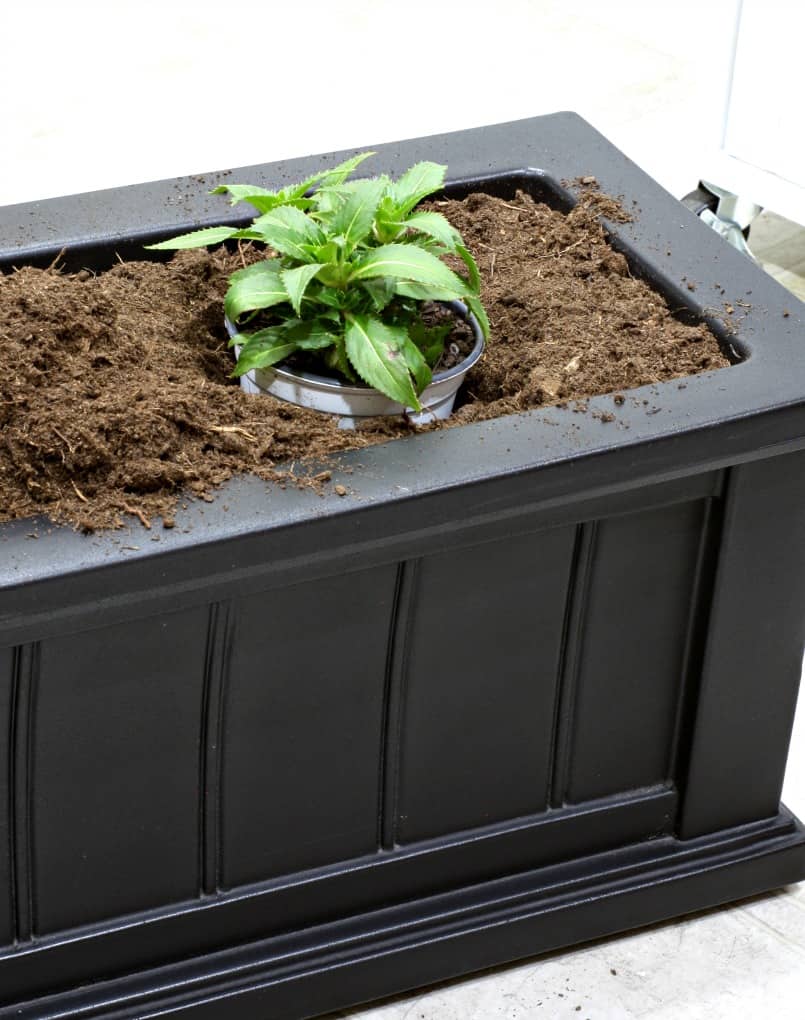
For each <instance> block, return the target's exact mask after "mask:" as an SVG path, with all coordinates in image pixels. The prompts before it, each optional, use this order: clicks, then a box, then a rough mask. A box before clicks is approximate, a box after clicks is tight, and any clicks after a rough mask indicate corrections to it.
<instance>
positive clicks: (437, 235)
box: [393, 211, 466, 252]
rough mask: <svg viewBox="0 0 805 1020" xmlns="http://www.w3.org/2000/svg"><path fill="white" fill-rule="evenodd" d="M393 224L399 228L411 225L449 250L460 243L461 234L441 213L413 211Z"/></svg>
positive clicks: (452, 249)
mask: <svg viewBox="0 0 805 1020" xmlns="http://www.w3.org/2000/svg"><path fill="white" fill-rule="evenodd" d="M393 225H394V226H395V227H399V229H400V230H402V229H403V228H405V227H411V228H412V229H414V230H418V231H420V232H421V233H423V234H427V236H428V237H432V238H433V239H434V240H435V241H438V242H439V244H441V245H443V246H444V247H445V248H446V249H447V250H448V251H449V252H454V251H455V250H456V248H457V246H458V245H460V244H461V235H460V234H459V232H458V231H457V230H456V228H455V227H454V226H453V225H452V224H451V223H449V222H448V221H447V220H446V219H445V218H444V216H442V214H441V213H437V212H429V211H425V212H415V213H412V214H411V215H410V216H409V217H408V218H407V219H405V220H402V221H400V222H397V223H395V224H393ZM465 251H466V249H465Z"/></svg>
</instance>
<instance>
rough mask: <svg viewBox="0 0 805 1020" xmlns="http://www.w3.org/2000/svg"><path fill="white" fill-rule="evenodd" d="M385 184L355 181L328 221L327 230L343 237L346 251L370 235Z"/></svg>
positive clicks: (375, 180) (374, 181) (383, 182)
mask: <svg viewBox="0 0 805 1020" xmlns="http://www.w3.org/2000/svg"><path fill="white" fill-rule="evenodd" d="M386 184H387V182H386V181H385V180H383V179H382V178H370V179H368V180H365V181H355V183H354V184H353V185H352V188H351V189H350V191H349V193H348V194H347V197H346V201H345V202H344V203H343V205H342V206H341V207H340V208H339V209H338V210H337V211H336V213H335V215H334V216H333V217H332V219H331V220H330V222H329V224H328V228H329V230H331V231H332V232H333V233H335V234H341V235H343V237H344V240H345V241H346V245H347V249H348V250H351V249H353V248H354V247H355V245H356V244H358V243H359V242H360V241H362V240H363V239H364V238H365V237H366V235H367V234H369V233H370V231H371V229H372V222H373V221H374V218H375V213H376V212H377V207H378V205H379V204H380V200H381V198H382V197H383V193H384V192H385V190H386Z"/></svg>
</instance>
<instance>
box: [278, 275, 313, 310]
mask: <svg viewBox="0 0 805 1020" xmlns="http://www.w3.org/2000/svg"><path fill="white" fill-rule="evenodd" d="M322 268H323V266H321V265H320V264H319V263H314V264H313V265H310V266H297V267H296V269H283V270H282V272H281V273H280V276H281V277H282V282H283V285H284V286H285V290H286V291H287V292H288V297H289V298H290V301H291V304H292V305H293V309H294V311H295V312H296V314H297V315H299V313H300V306H301V304H302V298H303V297H304V294H305V291H306V290H307V287H308V284H309V283H310V281H311V280H312V279H313V278H314V277H315V275H316V274H317V273H318V272H319V270H320V269H322Z"/></svg>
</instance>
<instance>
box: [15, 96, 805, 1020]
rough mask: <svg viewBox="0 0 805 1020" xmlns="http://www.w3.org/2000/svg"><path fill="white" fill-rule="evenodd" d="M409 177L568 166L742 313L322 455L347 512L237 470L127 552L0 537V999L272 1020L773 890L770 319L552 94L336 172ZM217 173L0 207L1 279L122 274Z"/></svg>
mask: <svg viewBox="0 0 805 1020" xmlns="http://www.w3.org/2000/svg"><path fill="white" fill-rule="evenodd" d="M345 155H346V154H345V153H338V154H335V155H332V156H327V157H311V158H307V159H300V160H295V161H293V162H289V163H284V164H272V165H268V166H262V167H251V168H248V169H245V170H238V171H235V172H234V173H233V175H232V176H231V177H228V178H227V179H229V180H247V181H251V182H255V183H265V184H269V185H279V184H282V183H283V182H286V181H290V180H298V179H300V178H301V177H303V176H304V175H306V174H308V173H309V172H311V171H312V170H315V169H318V168H319V167H321V166H322V165H323V163H324V162H325V159H326V162H328V163H329V162H330V161H331V160H334V159H340V158H342V157H343V156H345ZM423 158H428V159H434V160H437V161H440V162H445V163H447V164H448V165H449V175H450V179H451V181H452V185H451V187H453V188H455V189H458V190H461V189H464V190H466V188H467V187H468V186H474V187H477V186H479V185H482V186H484V187H486V188H488V189H491V190H495V191H497V193H500V194H512V193H513V191H514V189H516V188H518V187H521V188H526V189H529V190H530V191H531V192H532V194H534V195H535V196H540V197H543V198H545V199H547V200H548V201H550V202H552V203H554V204H556V205H558V206H560V207H562V206H565V207H567V206H568V205H569V204H570V203H571V202H572V200H573V199H572V193H571V191H569V190H567V188H566V186H565V185H563V184H562V181H564V180H566V179H572V178H574V177H576V176H578V175H582V174H594V175H595V176H596V177H597V178H598V180H599V181H600V183H601V185H602V187H603V188H604V189H605V190H606V191H607V192H609V193H611V194H622V195H624V196H625V197H626V201H627V203H629V202H631V201H634V202H635V209H636V210H638V215H637V219H636V221H635V222H634V223H632V224H628V225H625V226H624V225H619V226H615V225H612V228H611V229H612V235H613V243H614V244H615V245H616V246H617V247H618V248H619V249H620V250H622V251H624V252H625V254H626V255H627V257H628V259H629V261H630V263H631V267H632V272H633V273H639V274H642V275H643V276H644V277H646V278H648V279H649V280H651V281H652V282H653V284H654V285H655V286H656V287H657V288H658V289H659V290H661V291H662V292H663V293H664V294H666V295H667V296H668V297H669V299H670V300H671V301H672V303H673V304H674V305H675V306H678V307H682V306H684V307H686V308H688V309H689V310H690V312H691V313H692V314H699V315H703V316H704V317H707V316H708V315H713V311H712V310H713V309H714V308H722V307H723V304H724V302H725V301H729V302H732V303H733V304H734V305H735V304H736V303H737V302H738V301H740V300H746V301H747V302H749V303H750V304H751V308H749V309H747V315H746V318H745V320H744V321H743V323H742V324H741V326H740V329H739V331H738V333H737V334H736V335H735V336H733V337H729V336H728V335H727V334H726V332H725V331H724V329H723V327H722V326H721V325H720V324H719V323H718V321H717V318H713V320H712V321H713V325H714V328H715V329H716V330H717V331H720V332H721V335H722V337H723V340H724V344H725V345H727V344H730V343H731V344H732V345H733V350H734V351H735V352H737V353H739V354H740V355H742V356H743V360H742V362H741V363H740V364H738V365H736V366H734V367H732V368H729V369H722V370H720V371H718V372H710V373H707V374H704V375H701V376H697V377H695V378H691V379H689V380H687V382H686V384H684V385H680V384H679V383H678V382H673V383H667V384H663V385H659V386H653V387H648V388H644V389H642V390H635V391H632V392H631V393H630V394H629V395H628V399H627V400H626V402H625V404H624V405H623V406H622V407H620V408H618V409H617V420H616V421H615V422H610V423H606V422H604V421H602V420H601V418H600V416H597V415H596V414H595V412H596V411H607V412H610V411H612V410H613V407H614V405H613V402H612V399H611V397H602V398H599V399H596V400H592V401H590V413H587V414H575V413H574V412H573V410H572V408H565V409H561V408H549V409H542V410H539V411H534V412H531V413H528V414H522V415H518V416H512V417H508V418H503V419H500V420H497V421H494V422H489V423H485V424H477V425H470V426H465V427H462V428H459V429H454V430H449V431H445V432H438V433H431V434H426V435H421V436H416V437H413V438H410V439H406V440H401V441H396V442H393V443H389V444H387V445H385V446H380V447H375V448H372V449H368V450H361V451H359V452H357V453H352V454H348V455H342V456H339V457H338V459H337V461H336V466H337V469H336V471H335V477H334V480H335V481H341V482H343V483H344V484H345V485H346V486H348V488H349V489H350V495H349V496H348V497H346V498H339V497H338V496H335V495H330V496H328V497H327V498H326V499H324V500H321V499H318V498H316V497H314V496H312V495H311V494H310V493H307V492H298V491H294V490H290V489H289V490H288V491H280V490H276V491H271V493H270V495H268V496H267V495H266V489H265V486H264V484H263V483H262V482H259V481H257V480H256V479H254V478H241V479H238V480H236V481H234V482H232V483H230V484H229V485H227V486H226V489H225V491H224V492H222V493H221V495H220V496H219V497H218V498H217V499H216V500H215V501H214V502H213V503H212V504H209V505H207V504H203V505H194V506H193V507H191V509H190V510H189V511H188V512H187V514H186V515H185V517H184V521H186V522H187V524H186V525H185V526H184V527H183V519H182V518H180V519H179V527H177V528H176V529H175V531H173V532H171V533H166V534H165V536H164V537H162V540H161V541H160V542H158V543H157V542H151V541H149V540H148V539H147V538H144V537H143V532H142V531H141V530H140V529H139V526H137V527H136V528H133V529H132V531H131V534H130V535H128V536H125V535H124V537H123V539H121V536H120V533H115V534H105V535H100V536H96V537H83V536H81V535H78V534H75V533H73V532H72V531H70V530H69V529H64V528H48V527H47V526H45V525H40V526H39V527H38V528H36V530H37V532H38V534H39V538H38V540H31V539H30V538H29V537H28V535H29V534H30V533H31V532H32V530H34V529H33V527H32V523H31V522H30V521H22V522H14V523H12V524H7V525H4V526H2V527H0V769H2V772H0V891H1V892H0V947H2V948H0V1003H2V1005H0V1017H12V1016H13V1017H16V1018H33V1017H36V1018H45V1017H56V1016H58V1017H81V1018H88V1017H107V1018H112V1017H114V1018H123V1017H145V1016H149V1017H151V1016H160V1015H163V1014H166V1013H170V1015H171V1016H175V1017H182V1016H186V1015H191V1014H192V1016H193V1017H198V1018H204V1017H208V1018H221V1017H227V1018H239V1017H243V1018H250V1020H251V1018H255V1017H262V1018H274V1020H280V1018H282V1020H290V1018H300V1017H308V1016H312V1015H315V1014H316V1013H320V1012H324V1011H326V1010H330V1009H334V1008H337V1007H341V1006H345V1005H347V1004H352V1003H356V1002H360V1001H366V1000H369V999H372V998H373V997H377V996H381V995H384V994H387V993H391V992H396V991H399V990H403V989H406V988H411V987H414V986H417V985H421V984H424V983H428V982H432V981H434V980H437V979H442V978H447V977H449V976H452V975H457V974H462V973H466V972H469V971H472V970H474V969H477V968H480V967H486V966H489V965H491V964H497V963H500V962H503V961H508V960H513V959H515V958H517V957H522V956H524V955H528V954H532V953H536V952H540V951H543V950H547V949H553V948H555V947H559V946H567V945H570V944H572V943H575V942H579V941H582V940H585V939H590V938H593V937H595V936H600V935H605V934H607V933H611V932H617V931H622V930H625V929H629V928H632V927H635V926H637V925H642V924H647V923H649V922H654V921H658V920H661V919H663V918H668V917H672V916H674V915H678V914H681V913H684V912H686V911H691V910H698V909H700V908H703V907H707V906H710V905H713V904H717V903H723V902H726V901H729V900H732V899H735V898H737V897H742V896H747V895H750V894H753V893H757V892H760V891H762V890H768V889H772V888H774V887H777V886H781V885H784V884H786V883H790V882H794V881H797V880H799V879H802V878H805V832H803V829H802V826H801V825H800V823H799V822H798V821H797V820H796V819H795V818H794V817H793V816H792V815H791V814H790V813H789V812H788V811H787V810H786V809H785V808H784V807H782V806H781V805H780V802H779V798H780V790H781V785H782V779H783V772H784V767H785V760H786V752H787V746H788V741H789V738H790V731H791V725H792V719H793V714H794V705H795V699H796V692H797V685H798V681H799V674H800V663H801V656H802V648H803V630H805V513H803V510H802V508H803V506H804V505H805V359H803V356H802V352H803V347H802V336H803V321H802V306H800V305H799V304H798V302H797V301H796V299H794V298H792V297H791V296H790V295H788V294H785V292H783V291H782V290H781V288H780V287H779V286H778V285H777V284H776V283H774V282H773V281H772V280H770V279H768V278H767V277H766V276H765V275H764V274H763V273H762V272H761V271H760V270H759V269H758V268H757V267H755V266H754V265H752V264H751V263H750V262H749V261H748V260H747V259H745V258H743V257H742V256H740V255H739V254H737V253H736V252H734V251H733V250H732V249H730V248H729V247H728V246H726V245H725V244H724V243H723V242H722V241H721V240H720V239H719V238H718V237H717V236H716V235H715V234H714V233H713V232H712V231H710V230H708V229H707V228H706V227H704V226H703V225H702V224H700V223H699V222H698V221H697V220H696V219H695V218H694V217H693V216H692V215H691V214H690V213H688V212H687V211H686V210H685V209H684V208H683V207H682V206H681V205H680V204H679V203H678V202H676V201H675V200H674V199H673V198H672V197H671V196H670V195H668V194H667V193H665V192H664V191H663V190H662V189H661V188H659V187H658V186H657V185H656V184H655V183H653V182H652V181H651V180H650V179H649V178H647V177H646V176H645V175H644V174H643V173H642V172H641V171H640V170H638V169H637V168H636V167H635V166H634V165H633V164H632V163H630V162H629V161H628V160H627V159H626V158H625V157H624V156H623V155H621V154H620V153H619V152H618V151H617V150H616V149H614V148H613V147H612V146H611V145H610V144H609V143H608V142H607V141H606V140H605V139H604V138H602V137H601V136H600V135H599V134H598V133H597V132H595V131H594V130H593V129H592V128H591V127H589V126H588V125H587V124H585V123H584V122H583V121H581V120H580V119H579V118H578V117H576V116H574V115H571V114H558V115H556V116H552V117H542V118H538V119H533V120H526V121H520V122H516V123H512V124H503V125H497V126H494V127H488V128H482V129H478V130H474V131H466V132H459V133H456V134H450V135H445V136H443V137H438V138H426V139H418V140H414V141H406V142H401V143H398V144H393V145H386V146H380V147H379V155H378V156H377V158H376V159H375V161H374V162H373V167H375V168H377V169H378V170H381V169H382V170H387V171H390V172H392V173H398V172H400V171H401V170H402V169H404V168H406V167H408V166H409V165H410V164H412V163H413V162H415V161H416V160H418V159H423ZM218 180H219V175H217V174H211V175H209V176H208V177H206V178H203V179H198V178H188V179H182V180H177V181H168V182H161V183H158V184H149V185H144V186H136V187H131V188H124V189H119V190H114V191H107V192H100V193H96V194H91V195H82V196H77V197H71V198H63V199H55V200H50V201H44V202H38V203H32V204H29V205H21V206H15V207H11V208H8V209H4V210H0V244H2V245H3V248H2V250H0V265H2V266H3V267H5V268H8V267H10V266H11V265H19V264H22V263H25V262H28V263H34V264H43V263H48V262H50V261H52V259H53V258H54V256H55V255H56V254H57V253H58V251H59V250H60V249H61V248H62V247H65V246H66V247H67V259H68V263H69V264H70V265H71V266H73V267H78V266H82V265H88V266H92V267H101V266H103V265H108V264H110V263H111V262H112V260H113V259H114V253H115V252H119V253H120V254H121V255H123V256H124V257H125V256H137V257H141V255H142V253H141V245H142V244H143V243H145V242H148V241H151V240H153V239H155V238H158V237H164V236H167V235H170V234H175V233H177V232H179V231H180V230H184V229H190V228H192V227H193V226H197V225H204V224H209V223H215V222H220V220H221V208H222V200H221V199H220V198H210V197H209V196H208V195H207V192H208V190H209V189H210V188H211V187H212V186H214V184H215V183H217V181H218ZM685 280H687V281H695V283H696V285H697V289H696V290H695V292H692V291H690V290H688V289H687V287H686V284H685V282H684V281H685ZM722 288H724V290H723V291H722ZM786 309H787V310H788V311H789V314H787V315H786V314H784V312H785V311H786ZM632 397H635V398H637V399H635V400H633V399H632ZM223 503H226V504H227V505H228V507H229V512H228V513H222V512H221V509H220V508H221V506H222V504H223ZM134 547H139V548H134ZM306 620H307V621H315V626H314V627H313V628H312V629H311V630H310V631H308V632H307V633H306V632H305V629H304V626H303V624H304V621H306Z"/></svg>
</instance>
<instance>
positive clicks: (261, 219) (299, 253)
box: [250, 205, 326, 262]
mask: <svg viewBox="0 0 805 1020" xmlns="http://www.w3.org/2000/svg"><path fill="white" fill-rule="evenodd" d="M250 230H252V231H254V232H256V233H257V234H259V236H260V239H261V240H262V241H263V242H264V243H265V244H267V245H270V246H271V247H272V248H274V249H276V250H277V251H278V252H281V253H282V254H283V255H289V256H290V257H291V258H294V259H297V260H298V261H299V262H312V261H313V259H312V256H311V255H310V254H309V251H306V250H305V248H304V247H303V245H321V244H324V242H325V240H326V238H325V236H324V233H323V232H322V229H321V227H320V226H319V225H318V224H317V223H315V222H314V220H312V219H311V218H310V217H309V216H306V215H305V214H304V213H303V212H302V210H301V209H296V208H294V206H292V205H281V206H279V207H278V208H276V209H272V210H271V212H267V213H265V214H264V215H262V216H258V217H257V219H256V220H255V221H254V223H252V225H251V227H250Z"/></svg>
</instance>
